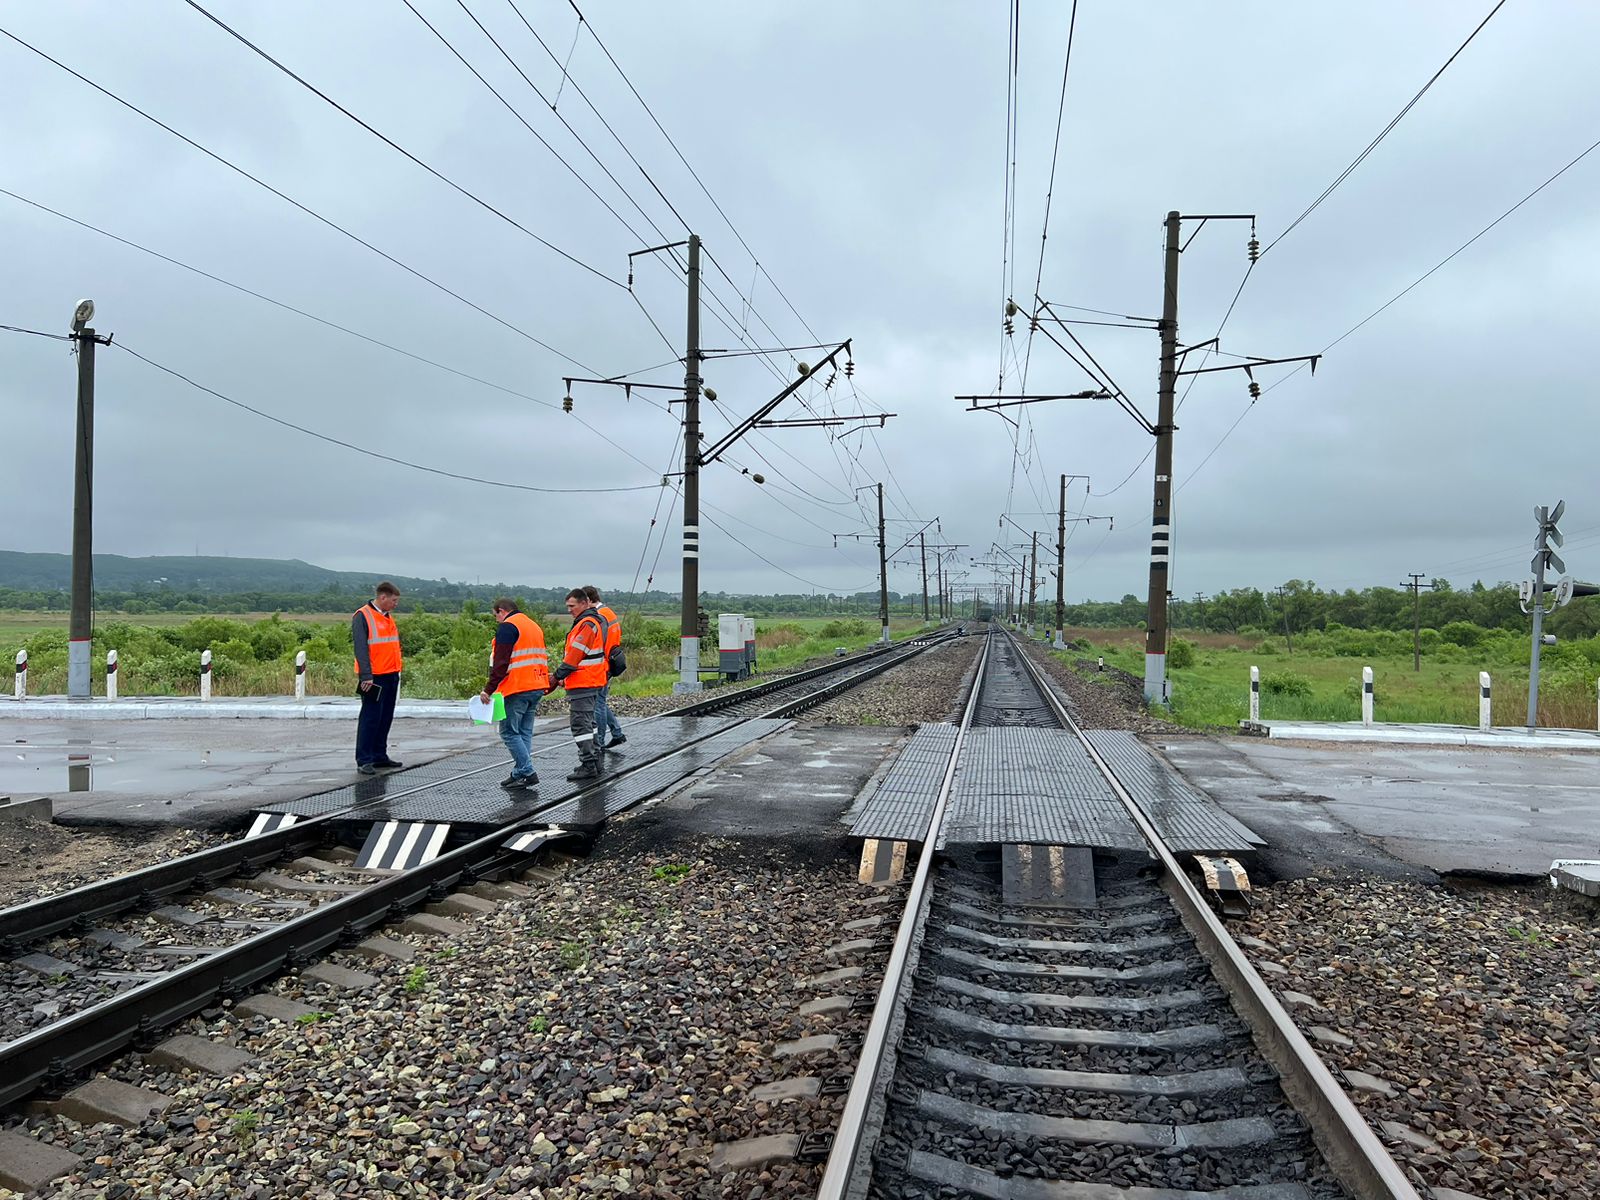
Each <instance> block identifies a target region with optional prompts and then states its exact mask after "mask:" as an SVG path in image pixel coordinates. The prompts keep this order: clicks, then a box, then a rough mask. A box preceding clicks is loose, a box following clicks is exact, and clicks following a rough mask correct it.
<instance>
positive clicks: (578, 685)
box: [550, 587, 610, 780]
mask: <svg viewBox="0 0 1600 1200" xmlns="http://www.w3.org/2000/svg"><path fill="white" fill-rule="evenodd" d="M567 612H569V613H570V614H572V628H571V629H569V630H568V631H567V649H566V653H565V654H564V655H562V659H561V665H560V666H559V667H557V668H556V670H555V674H554V675H552V676H551V680H550V681H551V682H552V683H553V684H555V685H556V686H557V687H564V688H566V689H567V711H568V713H569V714H570V718H569V725H570V728H571V730H572V740H573V742H574V744H576V746H577V747H578V769H577V770H575V771H573V772H572V773H571V774H570V775H568V776H567V778H568V779H571V780H579V779H598V778H599V777H600V749H599V747H597V746H596V745H595V744H594V705H595V700H596V698H597V697H598V696H599V694H600V689H601V688H603V687H605V686H606V682H607V680H608V679H609V678H610V672H609V671H607V669H606V619H605V618H604V617H602V616H601V615H600V613H599V611H598V610H597V609H596V608H595V606H594V605H593V604H591V603H590V602H589V597H588V595H587V594H586V593H585V592H584V590H583V589H582V588H581V587H579V588H573V589H572V590H571V591H570V592H568V593H567Z"/></svg>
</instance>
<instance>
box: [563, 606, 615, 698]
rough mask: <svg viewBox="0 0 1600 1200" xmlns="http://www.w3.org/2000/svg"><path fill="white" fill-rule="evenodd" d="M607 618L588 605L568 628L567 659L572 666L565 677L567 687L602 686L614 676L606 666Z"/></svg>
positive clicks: (570, 688)
mask: <svg viewBox="0 0 1600 1200" xmlns="http://www.w3.org/2000/svg"><path fill="white" fill-rule="evenodd" d="M606 629H607V622H606V619H605V618H604V617H602V616H601V615H600V614H599V613H598V612H596V611H595V610H594V609H592V608H591V609H585V610H584V612H583V615H582V616H580V617H579V618H578V619H577V620H576V621H574V622H573V623H572V628H571V629H570V630H568V631H567V653H566V657H565V659H564V661H565V662H566V664H567V665H568V666H569V667H572V668H573V671H572V674H570V675H568V676H567V678H566V685H567V690H568V691H571V690H573V689H574V688H578V689H581V688H603V687H605V685H606V681H607V680H608V679H610V678H611V672H610V670H609V668H608V667H607V666H606Z"/></svg>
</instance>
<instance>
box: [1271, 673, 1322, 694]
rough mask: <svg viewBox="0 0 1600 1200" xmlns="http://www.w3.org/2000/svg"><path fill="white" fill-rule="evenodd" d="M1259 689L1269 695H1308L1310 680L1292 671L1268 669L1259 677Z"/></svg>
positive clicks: (1309, 692)
mask: <svg viewBox="0 0 1600 1200" xmlns="http://www.w3.org/2000/svg"><path fill="white" fill-rule="evenodd" d="M1261 690H1262V691H1263V692H1266V693H1267V694H1268V695H1269V696H1309V695H1311V681H1310V680H1309V679H1307V678H1306V677H1305V676H1304V675H1296V674H1295V673H1294V672H1293V671H1269V672H1268V673H1267V674H1265V675H1263V676H1262V677H1261Z"/></svg>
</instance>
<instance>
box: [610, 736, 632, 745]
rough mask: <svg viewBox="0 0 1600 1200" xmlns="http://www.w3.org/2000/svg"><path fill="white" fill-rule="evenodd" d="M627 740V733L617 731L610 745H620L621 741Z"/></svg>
mask: <svg viewBox="0 0 1600 1200" xmlns="http://www.w3.org/2000/svg"><path fill="white" fill-rule="evenodd" d="M627 740H628V735H627V734H625V733H619V734H617V736H616V737H614V738H612V739H611V745H613V746H620V745H622V743H623V742H625V741H627Z"/></svg>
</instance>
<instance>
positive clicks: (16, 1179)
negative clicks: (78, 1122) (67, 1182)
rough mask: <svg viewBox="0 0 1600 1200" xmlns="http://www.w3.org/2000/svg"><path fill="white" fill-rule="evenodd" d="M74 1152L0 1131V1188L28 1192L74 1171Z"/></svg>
mask: <svg viewBox="0 0 1600 1200" xmlns="http://www.w3.org/2000/svg"><path fill="white" fill-rule="evenodd" d="M82 1161H83V1160H82V1159H80V1158H79V1157H78V1156H77V1155H76V1154H72V1153H69V1152H68V1151H66V1150H63V1149H61V1147H60V1146H52V1145H51V1144H50V1143H49V1142H41V1141H40V1140H39V1139H38V1138H31V1137H28V1136H27V1135H26V1134H22V1133H0V1187H3V1188H9V1189H10V1190H11V1191H13V1192H31V1191H33V1190H35V1189H36V1188H42V1187H44V1185H45V1184H47V1183H49V1182H50V1181H51V1180H54V1179H60V1178H61V1176H63V1175H66V1174H68V1173H69V1172H71V1171H73V1170H76V1169H77V1166H78V1164H79V1163H80V1162H82Z"/></svg>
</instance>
